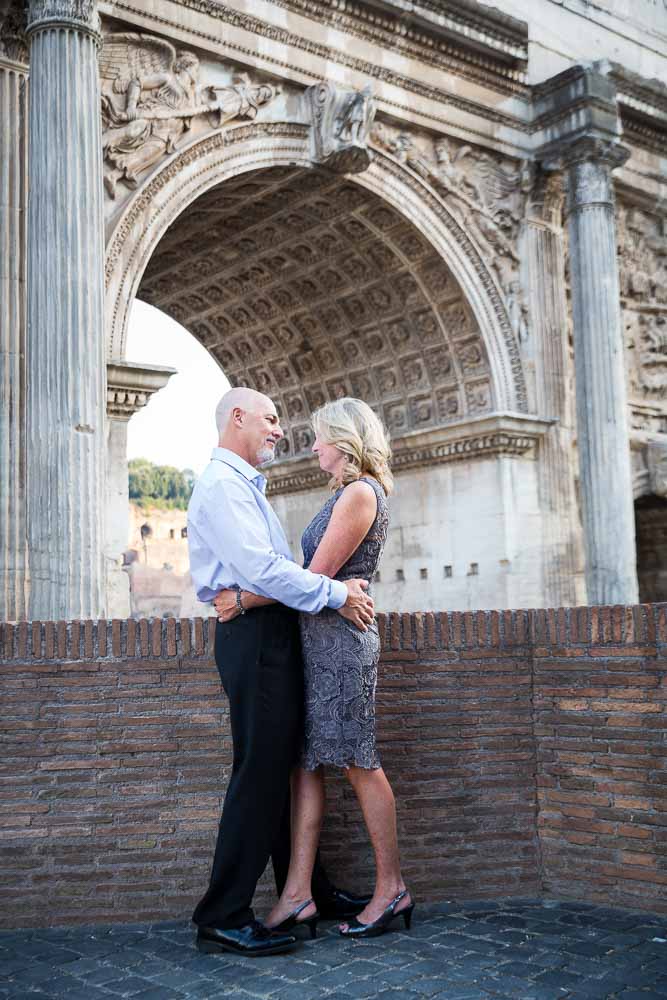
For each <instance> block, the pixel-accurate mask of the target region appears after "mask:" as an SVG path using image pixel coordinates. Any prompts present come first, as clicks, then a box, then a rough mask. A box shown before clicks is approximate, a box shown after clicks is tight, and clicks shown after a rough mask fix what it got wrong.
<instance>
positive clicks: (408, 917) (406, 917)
mask: <svg viewBox="0 0 667 1000" xmlns="http://www.w3.org/2000/svg"><path fill="white" fill-rule="evenodd" d="M414 908H415V907H414V904H413V905H412V906H406V907H405V909H404V910H403V912H402V913H399V917H403V922H404V924H405V929H406V931H409V930H410V927H411V925H412V911H413V910H414Z"/></svg>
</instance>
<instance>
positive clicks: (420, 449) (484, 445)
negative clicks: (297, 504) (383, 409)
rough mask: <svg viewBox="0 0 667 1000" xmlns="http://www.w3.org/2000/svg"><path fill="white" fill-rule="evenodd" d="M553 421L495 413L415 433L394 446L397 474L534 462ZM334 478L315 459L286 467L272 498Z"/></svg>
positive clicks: (278, 471)
mask: <svg viewBox="0 0 667 1000" xmlns="http://www.w3.org/2000/svg"><path fill="white" fill-rule="evenodd" d="M552 423H553V421H551V420H544V419H541V418H538V417H530V416H524V415H523V414H517V413H494V414H489V415H486V416H483V417H476V418H473V419H468V420H465V421H457V422H456V423H453V424H450V425H448V426H445V427H439V428H437V429H436V430H433V431H427V432H416V433H412V434H407V435H405V436H404V437H401V438H396V439H395V440H394V441H393V442H392V452H393V457H392V462H391V466H392V470H393V472H394V473H396V474H400V473H402V472H409V471H411V470H413V469H419V468H427V467H429V466H433V465H442V464H444V463H447V462H460V461H466V460H471V459H477V458H492V457H495V456H497V455H506V456H510V457H519V456H526V457H531V456H532V453H534V451H535V448H536V445H537V442H538V441H539V439H540V438H541V437H542V436H543V435H544V434H545V433H546V431H547V430H548V428H549V427H550V426H551V424H552ZM328 481H329V476H328V474H327V473H326V472H322V470H321V469H320V468H319V467H318V465H317V460H316V459H314V458H309V459H305V460H304V459H302V460H300V461H296V462H294V461H292V462H289V461H287V462H282V463H280V464H276V466H275V467H274V469H273V470H270V471H269V475H268V488H267V492H268V493H269V495H271V496H284V495H290V494H293V493H303V492H305V491H306V490H319V489H323V488H324V487H325V486H326V484H327V482H328Z"/></svg>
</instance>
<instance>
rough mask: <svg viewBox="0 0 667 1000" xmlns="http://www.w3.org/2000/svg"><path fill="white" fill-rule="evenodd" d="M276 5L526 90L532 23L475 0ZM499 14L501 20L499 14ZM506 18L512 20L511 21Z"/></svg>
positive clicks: (280, 1) (499, 86)
mask: <svg viewBox="0 0 667 1000" xmlns="http://www.w3.org/2000/svg"><path fill="white" fill-rule="evenodd" d="M272 2H273V5H274V6H276V7H282V8H283V9H285V10H289V11H290V12H292V13H297V14H301V15H302V16H304V17H308V18H310V19H311V20H314V21H317V22H318V23H320V24H325V25H327V26H329V27H335V28H339V29H340V30H342V31H345V32H348V33H349V34H352V35H355V36H356V37H357V38H362V39H364V40H367V41H370V42H372V43H373V44H374V45H380V46H385V47H388V48H390V49H391V50H392V51H394V52H400V53H401V54H404V55H407V56H408V57H411V58H415V59H418V60H419V61H420V62H424V63H427V64H429V65H432V66H438V67H440V68H442V69H449V70H452V71H454V72H456V73H458V74H460V75H461V76H464V77H467V78H469V79H474V80H476V81H478V82H481V83H483V84H485V85H487V86H490V87H492V88H493V89H494V90H499V91H501V92H503V93H507V92H509V93H516V94H519V95H521V96H526V95H527V93H528V86H527V84H526V83H525V80H524V71H525V69H526V67H527V65H528V26H527V25H526V24H525V23H524V22H523V21H516V20H515V19H514V18H510V17H509V16H508V15H505V14H500V13H499V12H498V11H497V10H495V9H491V8H486V7H481V6H480V5H479V4H478V3H476V2H474V0H466V5H465V7H464V0H458V2H457V3H456V4H453V3H451V2H447V0H445V2H444V3H442V2H439V3H438V4H433V3H429V2H428V0H426V2H424V0H422V2H417V3H412V2H411V0H341V2H339V3H338V4H335V5H332V4H331V2H330V0H272ZM499 18H500V20H499ZM507 22H510V23H509V24H508V23H507Z"/></svg>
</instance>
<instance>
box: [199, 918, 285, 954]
mask: <svg viewBox="0 0 667 1000" xmlns="http://www.w3.org/2000/svg"><path fill="white" fill-rule="evenodd" d="M295 944H296V938H295V937H294V935H293V934H274V932H273V931H270V930H269V929H268V927H265V926H264V924H261V923H260V922H259V920H252V921H251V922H250V923H249V924H244V925H243V927H228V928H225V929H224V930H223V929H221V928H220V927H200V928H199V930H198V932H197V948H198V949H199V951H203V952H204V954H206V955H214V954H216V953H217V952H219V951H235V952H236V953H237V954H238V955H248V956H259V955H278V954H280V952H281V951H289V950H290V948H293V947H294V945H295Z"/></svg>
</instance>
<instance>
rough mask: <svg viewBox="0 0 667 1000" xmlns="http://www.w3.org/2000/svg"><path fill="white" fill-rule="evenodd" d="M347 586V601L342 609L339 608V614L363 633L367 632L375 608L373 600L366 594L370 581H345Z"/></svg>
mask: <svg viewBox="0 0 667 1000" xmlns="http://www.w3.org/2000/svg"><path fill="white" fill-rule="evenodd" d="M345 586H346V587H347V600H346V602H345V604H344V605H343V607H342V608H338V614H339V615H342V616H343V618H347V620H348V621H349V622H352V624H353V625H356V627H357V628H358V629H359V630H360V631H361V632H367V631H368V626H369V625H370V624H371V622H372V621H373V609H374V607H375V605H374V604H373V598H372V597H369V596H368V594H367V593H366V590H367V589H368V580H345Z"/></svg>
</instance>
